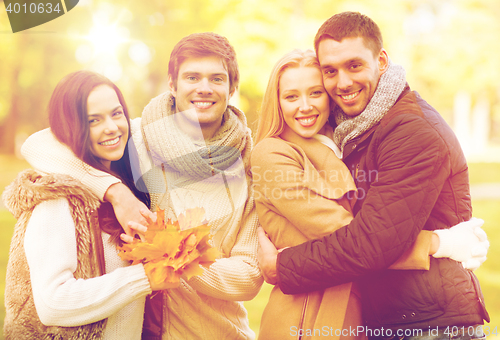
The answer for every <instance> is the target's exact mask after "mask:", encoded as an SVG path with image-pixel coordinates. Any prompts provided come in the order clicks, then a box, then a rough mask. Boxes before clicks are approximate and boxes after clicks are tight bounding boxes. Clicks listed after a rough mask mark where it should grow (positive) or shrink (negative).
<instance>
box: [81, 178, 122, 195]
mask: <svg viewBox="0 0 500 340" xmlns="http://www.w3.org/2000/svg"><path fill="white" fill-rule="evenodd" d="M81 181H82V183H83V184H84V185H86V186H88V187H89V188H91V190H92V192H93V193H94V194H95V195H97V197H99V200H101V202H104V196H105V195H106V191H108V189H109V187H110V186H112V185H113V184H116V183H121V181H120V180H119V179H118V178H116V177H114V176H112V175H109V174H107V175H104V176H99V177H97V176H95V175H92V174H90V173H87V174H86V175H84V177H82V179H81Z"/></svg>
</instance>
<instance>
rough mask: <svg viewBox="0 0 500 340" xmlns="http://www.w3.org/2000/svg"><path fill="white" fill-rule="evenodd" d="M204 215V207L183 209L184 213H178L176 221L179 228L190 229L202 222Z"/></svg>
mask: <svg viewBox="0 0 500 340" xmlns="http://www.w3.org/2000/svg"><path fill="white" fill-rule="evenodd" d="M204 217H205V209H203V208H194V209H188V210H186V211H185V214H179V216H178V219H177V220H178V221H179V225H180V227H181V230H186V229H191V228H194V227H198V226H199V225H202V224H203V218H204Z"/></svg>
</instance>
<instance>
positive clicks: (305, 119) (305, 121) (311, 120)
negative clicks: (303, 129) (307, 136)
mask: <svg viewBox="0 0 500 340" xmlns="http://www.w3.org/2000/svg"><path fill="white" fill-rule="evenodd" d="M297 119H298V120H300V121H301V122H302V123H304V124H311V123H312V122H314V120H315V119H316V116H314V117H309V118H297Z"/></svg>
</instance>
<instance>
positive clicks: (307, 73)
mask: <svg viewBox="0 0 500 340" xmlns="http://www.w3.org/2000/svg"><path fill="white" fill-rule="evenodd" d="M279 104H280V107H281V111H282V112H283V118H284V120H285V123H286V126H285V128H284V131H283V133H282V134H285V135H286V134H289V133H294V134H297V135H299V136H301V137H303V138H311V137H312V136H314V135H315V134H317V133H318V131H319V130H321V128H322V127H323V125H325V123H326V122H327V120H328V116H329V114H330V105H329V98H328V95H327V93H326V91H325V89H324V87H323V79H322V76H321V72H320V70H318V69H317V68H316V67H312V66H305V67H304V66H302V67H293V68H287V69H285V71H284V72H283V74H282V75H281V78H280V80H279Z"/></svg>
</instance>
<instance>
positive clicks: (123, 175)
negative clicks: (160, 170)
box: [48, 70, 150, 243]
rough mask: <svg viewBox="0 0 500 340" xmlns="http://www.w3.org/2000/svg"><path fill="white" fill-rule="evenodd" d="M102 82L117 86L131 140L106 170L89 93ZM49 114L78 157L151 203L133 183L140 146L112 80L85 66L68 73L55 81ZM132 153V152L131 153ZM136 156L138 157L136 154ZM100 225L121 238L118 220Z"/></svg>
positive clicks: (115, 238) (60, 136) (53, 127)
mask: <svg viewBox="0 0 500 340" xmlns="http://www.w3.org/2000/svg"><path fill="white" fill-rule="evenodd" d="M99 85H108V86H109V87H111V88H112V89H114V90H115V92H116V95H117V96H118V100H119V101H120V104H121V106H122V107H123V113H124V114H125V117H126V118H127V122H129V125H128V130H129V131H128V136H129V141H128V142H127V146H126V147H125V151H124V153H123V157H122V158H121V159H119V160H118V161H113V162H111V171H109V170H107V169H106V168H105V167H104V166H103V165H102V163H101V162H100V161H99V159H98V158H97V157H96V156H94V154H93V153H92V151H91V142H90V127H89V119H88V115H87V99H88V97H89V95H90V93H91V92H92V91H93V90H94V89H95V88H96V87H97V86H99ZM48 114H49V124H50V129H51V130H52V133H53V134H54V135H55V136H56V138H57V139H58V140H59V141H60V142H61V143H63V144H66V145H67V146H68V147H69V148H70V149H71V150H72V151H73V153H74V154H75V155H76V156H77V157H78V158H79V159H81V160H82V161H84V162H85V163H87V164H88V165H90V166H92V167H93V168H96V169H99V170H101V171H104V172H108V173H111V174H112V175H114V176H116V177H118V178H120V179H121V180H122V182H123V183H124V184H125V185H127V186H128V187H129V188H130V190H131V191H132V192H133V193H134V195H135V196H136V197H137V198H138V199H139V200H141V201H142V202H143V203H144V204H146V205H147V206H148V207H149V206H150V198H149V195H148V193H147V192H145V191H146V190H144V189H143V190H142V191H141V190H139V189H138V188H137V185H136V184H135V183H134V178H133V174H132V168H131V166H132V164H131V162H130V158H131V156H132V158H134V154H136V153H137V150H136V149H135V147H134V146H133V143H132V144H131V142H132V140H131V139H130V136H131V133H130V116H129V113H128V109H127V104H126V103H125V99H124V98H123V94H122V93H121V91H120V89H119V88H118V87H117V86H116V85H115V84H114V83H113V82H112V81H111V80H109V79H108V78H106V77H104V76H103V75H100V74H98V73H95V72H91V71H85V70H82V71H77V72H73V73H70V74H68V75H67V76H65V77H64V78H63V79H62V80H61V81H60V82H59V83H58V84H57V85H56V88H55V89H54V92H53V93H52V97H51V98H50V101H49V106H48ZM130 153H133V154H132V155H130ZM134 159H137V157H135V158H134ZM138 185H139V184H138ZM142 187H144V186H142ZM100 227H101V229H103V230H104V231H105V232H107V233H108V234H110V235H111V240H112V241H113V242H115V243H117V242H119V236H120V234H121V233H122V232H123V229H122V228H121V226H120V225H119V224H118V223H105V224H104V225H101V226H100Z"/></svg>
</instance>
